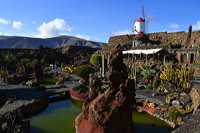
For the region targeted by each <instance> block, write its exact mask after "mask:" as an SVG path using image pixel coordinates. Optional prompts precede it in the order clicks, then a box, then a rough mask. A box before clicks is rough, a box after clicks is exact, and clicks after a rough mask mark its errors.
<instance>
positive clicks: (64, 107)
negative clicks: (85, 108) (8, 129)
mask: <svg viewBox="0 0 200 133" xmlns="http://www.w3.org/2000/svg"><path fill="white" fill-rule="evenodd" d="M81 104H82V102H78V101H76V100H66V99H65V100H63V99H62V100H61V101H60V99H51V103H50V104H49V106H48V107H47V108H46V109H45V110H44V111H43V112H41V113H39V114H37V115H35V116H32V117H31V118H30V122H31V132H32V133H75V127H74V120H75V118H76V116H77V115H78V114H79V113H80V112H81ZM133 121H134V127H135V130H136V131H137V133H147V132H148V133H151V132H152V133H155V132H156V133H157V132H159V133H160V132H162V133H168V132H170V128H169V127H168V125H167V124H166V123H164V122H163V121H161V120H158V119H156V118H155V117H152V116H150V115H148V114H147V113H144V112H142V113H139V112H137V111H133Z"/></svg>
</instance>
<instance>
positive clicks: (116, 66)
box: [75, 45, 135, 133]
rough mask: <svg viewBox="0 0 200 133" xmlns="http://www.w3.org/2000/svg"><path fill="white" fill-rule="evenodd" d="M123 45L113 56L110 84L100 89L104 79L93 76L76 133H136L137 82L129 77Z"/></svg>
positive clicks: (77, 123) (76, 123)
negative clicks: (124, 59)
mask: <svg viewBox="0 0 200 133" xmlns="http://www.w3.org/2000/svg"><path fill="white" fill-rule="evenodd" d="M127 77H128V74H127V71H126V69H125V65H124V63H123V55H122V52H121V46H120V45H117V46H116V47H115V49H114V50H113V51H112V53H111V56H110V73H109V81H110V85H111V86H110V87H109V89H108V90H106V91H105V92H104V93H103V92H101V85H102V83H101V80H100V79H99V78H98V77H94V76H93V77H92V76H90V91H89V95H88V97H87V98H86V100H85V101H84V104H83V107H82V108H83V112H82V113H81V114H79V115H78V116H77V118H76V121H75V127H76V132H77V133H133V132H134V129H133V121H132V107H133V106H134V105H135V88H134V81H133V80H130V79H127Z"/></svg>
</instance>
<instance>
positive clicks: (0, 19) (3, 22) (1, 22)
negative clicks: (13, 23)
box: [0, 18, 9, 25]
mask: <svg viewBox="0 0 200 133" xmlns="http://www.w3.org/2000/svg"><path fill="white" fill-rule="evenodd" d="M0 24H3V25H8V24H9V21H8V20H5V19H3V18H0Z"/></svg>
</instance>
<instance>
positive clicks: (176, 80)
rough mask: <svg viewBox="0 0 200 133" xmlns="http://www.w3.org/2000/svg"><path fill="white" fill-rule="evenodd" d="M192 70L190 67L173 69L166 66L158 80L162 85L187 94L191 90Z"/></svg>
mask: <svg viewBox="0 0 200 133" xmlns="http://www.w3.org/2000/svg"><path fill="white" fill-rule="evenodd" d="M192 74H193V69H192V68H190V67H185V66H181V68H174V67H173V66H172V65H170V66H169V65H166V66H165V68H164V70H163V71H161V74H160V79H161V82H162V83H165V84H168V85H171V86H174V87H178V88H180V89H181V90H182V91H185V92H187V91H188V90H190V89H191V83H190V80H191V76H192Z"/></svg>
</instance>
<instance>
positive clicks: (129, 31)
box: [112, 30, 132, 36]
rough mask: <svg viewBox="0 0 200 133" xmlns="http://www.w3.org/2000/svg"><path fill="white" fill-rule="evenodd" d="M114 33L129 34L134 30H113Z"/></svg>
mask: <svg viewBox="0 0 200 133" xmlns="http://www.w3.org/2000/svg"><path fill="white" fill-rule="evenodd" d="M112 33H113V34H114V35H115V36H117V35H127V34H131V33H132V31H131V30H120V31H113V32H112Z"/></svg>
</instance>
